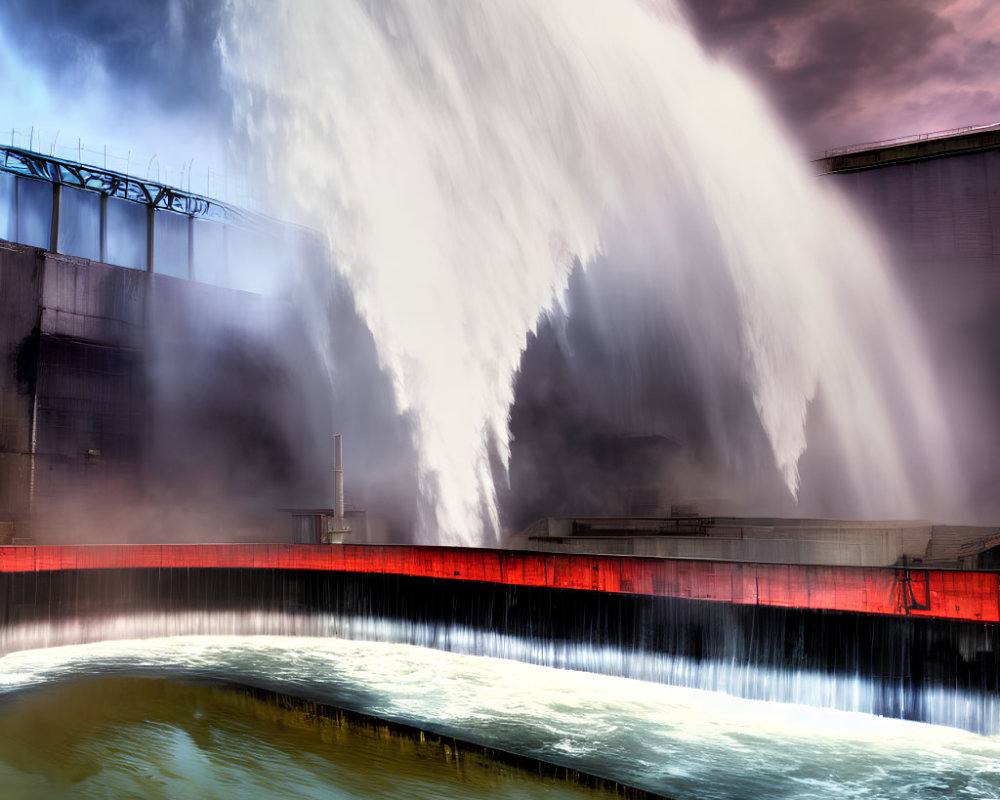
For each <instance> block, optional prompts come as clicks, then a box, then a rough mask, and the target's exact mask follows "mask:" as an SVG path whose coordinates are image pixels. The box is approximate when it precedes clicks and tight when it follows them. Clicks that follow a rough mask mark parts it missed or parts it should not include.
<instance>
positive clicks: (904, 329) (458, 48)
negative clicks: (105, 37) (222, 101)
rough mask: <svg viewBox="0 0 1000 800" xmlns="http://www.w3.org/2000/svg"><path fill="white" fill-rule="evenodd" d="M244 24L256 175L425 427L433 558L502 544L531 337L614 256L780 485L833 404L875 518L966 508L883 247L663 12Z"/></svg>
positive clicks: (237, 57) (244, 82)
mask: <svg viewBox="0 0 1000 800" xmlns="http://www.w3.org/2000/svg"><path fill="white" fill-rule="evenodd" d="M228 11H229V15H228V22H227V24H226V26H225V28H224V31H223V33H222V35H221V37H220V44H221V48H222V56H223V64H224V71H225V73H226V76H227V78H226V79H227V82H228V84H229V87H230V89H231V91H232V92H233V95H234V102H235V109H236V112H235V119H236V120H237V121H239V122H240V123H242V124H243V125H244V126H245V133H246V141H247V142H248V144H249V146H250V147H251V148H253V150H254V152H255V158H254V160H255V161H256V162H257V163H259V164H263V165H265V169H266V175H263V176H259V177H263V178H264V179H266V180H268V181H269V185H271V186H272V187H274V192H275V197H277V198H278V199H279V202H281V203H282V204H283V208H284V210H285V211H286V212H287V209H288V208H294V207H297V208H299V209H300V211H301V217H302V218H303V219H304V220H305V221H307V222H309V223H310V224H312V225H314V226H316V227H318V228H320V229H321V230H322V231H323V232H324V233H325V234H326V236H327V238H328V240H329V243H330V246H331V248H332V249H333V252H334V254H335V258H336V263H337V266H338V269H340V270H341V271H342V272H343V274H344V276H345V277H346V278H347V280H348V281H349V282H350V284H351V286H352V287H353V290H354V292H355V295H356V298H357V303H358V308H359V310H360V312H361V313H362V315H363V316H364V318H365V320H366V321H367V323H368V324H369V326H370V327H371V330H372V331H373V334H374V337H375V341H376V344H377V347H378V351H379V357H380V360H381V363H382V365H383V366H384V367H385V368H386V369H387V370H388V372H389V373H390V374H391V375H392V376H393V380H394V383H395V390H396V393H397V397H398V400H399V402H400V404H401V407H402V410H404V411H405V412H407V413H408V414H410V415H411V417H412V418H413V419H414V421H415V426H416V436H417V439H418V447H419V451H420V466H419V471H420V475H419V478H420V484H421V491H422V494H423V497H424V500H425V503H424V509H423V514H422V519H421V531H420V532H419V535H420V536H421V537H422V538H423V539H425V540H434V541H441V542H455V543H481V542H484V541H489V540H490V539H492V538H493V537H495V536H496V534H497V533H498V531H499V529H500V520H499V515H498V512H497V501H496V492H495V489H494V485H493V478H492V474H491V470H490V461H489V456H488V444H489V443H490V442H495V443H496V444H497V445H498V447H499V449H500V456H501V457H502V459H503V460H504V461H506V458H507V456H508V433H507V422H508V413H509V409H510V406H511V403H512V399H513V389H512V382H513V377H514V374H515V371H516V370H517V367H518V360H519V356H520V354H521V352H522V350H523V348H524V346H525V335H526V333H527V332H529V331H531V330H533V328H534V327H535V325H536V324H537V322H538V319H539V315H540V314H541V313H543V312H544V311H545V310H546V309H551V308H552V307H553V305H554V304H555V303H557V302H558V301H559V298H560V296H561V293H562V292H563V291H564V290H565V286H566V283H567V279H568V275H569V272H570V270H571V267H572V265H573V264H574V263H575V262H576V261H579V262H580V263H582V264H583V265H584V267H586V266H587V265H588V264H589V263H591V262H592V261H593V260H594V259H595V258H596V257H598V256H600V258H601V260H602V261H604V262H606V263H608V264H611V265H613V267H614V269H615V270H616V271H617V280H620V281H622V282H627V283H629V284H630V285H638V286H641V287H642V288H643V293H644V294H645V295H647V296H650V297H655V298H656V302H657V303H658V304H659V309H660V311H661V312H662V313H664V314H668V315H670V316H671V317H672V318H673V319H674V320H675V321H676V323H675V327H677V328H679V329H680V330H682V331H683V332H684V334H685V338H686V340H687V341H688V342H690V346H691V347H692V348H694V352H695V353H696V356H697V359H698V360H699V361H701V362H702V363H705V364H708V365H710V366H709V368H711V365H712V364H715V363H717V362H726V363H730V362H732V363H736V364H737V365H738V369H739V373H740V375H741V377H742V380H743V381H744V382H745V385H746V386H747V387H748V389H749V391H750V394H751V396H752V398H753V403H754V407H755V409H756V412H757V415H758V417H759V420H760V424H761V426H762V428H763V431H764V432H765V434H766V436H767V440H768V442H769V444H770V448H771V451H772V453H773V457H774V462H775V464H776V467H777V469H778V470H780V473H781V475H782V476H783V479H784V483H785V485H786V486H787V489H788V492H789V493H791V494H792V495H795V494H796V493H797V492H798V490H799V469H798V465H799V459H800V456H802V454H803V452H804V451H805V449H806V445H807V442H806V421H807V415H808V412H809V408H810V404H811V402H812V401H813V399H814V398H816V397H817V394H818V393H821V394H822V396H823V399H824V407H825V408H826V409H827V416H828V418H829V425H830V427H831V430H832V431H833V434H834V435H835V438H836V440H837V442H838V447H839V448H840V449H841V451H842V454H843V461H844V463H845V464H847V465H848V468H847V469H848V472H849V474H848V476H847V480H846V484H847V485H848V486H849V487H850V491H851V492H852V493H853V498H852V500H853V507H855V508H856V509H857V510H858V513H859V514H865V515H904V514H913V513H917V512H919V511H920V510H922V509H923V508H926V507H928V506H927V504H929V503H932V502H938V501H941V500H946V499H948V498H952V497H954V496H955V490H954V485H955V481H956V478H955V472H954V467H953V459H952V456H951V455H950V453H951V450H950V447H951V445H950V438H949V433H948V430H947V426H946V424H945V421H944V418H943V414H942V412H941V408H940V401H939V399H938V394H937V391H936V388H935V386H934V382H933V380H932V376H931V375H930V371H929V368H928V366H927V364H926V362H925V359H924V357H923V355H922V346H921V342H920V340H919V338H918V336H917V333H916V330H915V328H914V325H913V323H912V321H911V320H910V319H909V318H908V314H907V311H906V309H905V308H904V307H903V304H902V302H901V300H900V299H899V297H898V293H897V292H896V291H895V289H894V287H893V285H892V282H891V278H890V275H889V272H888V269H887V266H886V264H885V261H884V259H883V258H882V256H881V254H880V252H879V249H878V246H877V244H876V243H875V242H874V241H873V239H872V238H871V237H870V235H869V234H868V233H867V232H866V231H865V229H864V228H863V226H862V225H861V224H860V223H859V222H858V220H856V219H855V218H854V216H853V215H852V213H851V211H850V210H849V209H848V208H847V207H846V206H845V204H844V203H842V202H841V200H840V199H839V197H837V196H833V195H831V194H830V193H829V192H827V191H824V190H823V189H822V188H821V187H820V186H819V185H817V182H816V180H815V179H814V178H813V177H812V176H811V175H810V173H809V171H808V169H807V167H806V166H805V165H804V163H802V159H800V158H797V157H796V156H798V155H799V154H798V152H797V150H796V149H795V148H794V146H792V145H790V143H789V141H788V139H787V137H786V136H785V135H784V134H783V132H782V131H781V130H780V129H779V127H778V125H777V124H776V123H775V122H774V120H773V116H772V114H771V113H770V111H769V109H768V108H767V107H766V106H765V105H764V103H763V102H762V101H761V99H760V97H759V96H758V95H757V93H756V92H755V91H754V89H753V88H752V87H751V86H750V85H749V84H748V83H747V82H746V81H745V80H744V79H743V78H742V77H741V76H739V75H737V74H736V73H735V72H733V71H732V70H731V69H729V68H727V67H726V66H724V65H722V64H719V63H717V62H714V61H712V60H710V59H709V58H708V57H706V55H705V54H704V53H703V52H702V50H701V49H700V47H699V46H698V44H697V43H696V41H695V39H694V37H693V35H692V33H691V32H690V30H689V28H688V27H687V25H686V23H685V22H684V20H683V19H682V18H681V17H680V15H679V14H678V13H677V11H676V10H675V9H674V7H673V6H672V5H671V4H669V3H653V2H640V0H593V2H589V3H587V4H583V5H581V4H579V3H576V2H573V1H572V0H547V2H545V3H535V2H529V0H510V2H505V3H488V2H472V1H471V0H461V2H457V1H456V2H438V1H434V2H432V1H431V0H424V1H423V2H420V1H418V0H407V2H401V1H400V2H393V1H391V0H390V1H387V2H381V3H369V2H362V1H361V0H358V2H343V3H336V4H329V3H325V2H321V0H301V2H294V3H292V2H288V3H285V4H281V5H280V6H279V7H275V6H274V5H272V4H271V3H261V2H257V1H256V0H233V2H232V3H231V5H230V7H229V9H228ZM595 380H600V378H599V377H597V376H595ZM904 445H905V446H904ZM908 454H916V461H918V462H920V467H919V472H920V478H921V480H916V479H915V477H914V468H913V467H912V464H911V460H910V457H909V455H908Z"/></svg>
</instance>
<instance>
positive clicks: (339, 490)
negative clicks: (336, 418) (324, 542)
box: [333, 433, 344, 531]
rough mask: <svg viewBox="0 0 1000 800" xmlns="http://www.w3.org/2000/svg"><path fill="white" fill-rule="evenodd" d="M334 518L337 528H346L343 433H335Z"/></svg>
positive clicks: (340, 529)
mask: <svg viewBox="0 0 1000 800" xmlns="http://www.w3.org/2000/svg"><path fill="white" fill-rule="evenodd" d="M333 518H334V525H335V526H336V530H338V531H342V530H344V451H343V447H342V444H341V435H340V434H339V433H335V434H334V435H333Z"/></svg>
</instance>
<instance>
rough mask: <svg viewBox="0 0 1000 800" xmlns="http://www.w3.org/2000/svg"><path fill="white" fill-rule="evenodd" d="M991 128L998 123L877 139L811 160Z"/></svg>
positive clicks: (839, 148)
mask: <svg viewBox="0 0 1000 800" xmlns="http://www.w3.org/2000/svg"><path fill="white" fill-rule="evenodd" d="M992 128H997V129H1000V122H990V123H988V124H986V125H966V126H965V127H963V128H949V129H948V130H943V131H931V132H929V133H915V134H912V135H910V136H897V137H895V138H893V139H879V140H878V141H874V142H861V143H859V144H849V145H845V146H844V147H835V148H833V149H832V150H824V151H823V152H822V153H815V154H814V156H813V158H814V159H815V160H817V161H818V160H820V159H823V158H833V157H834V156H843V155H848V154H850V153H863V152H864V151H866V150H879V149H881V148H883V147H893V146H895V145H900V144H911V143H913V142H924V141H928V140H930V139H947V138H949V137H951V136H960V135H962V134H963V133H975V132H976V131H985V130H990V129H992Z"/></svg>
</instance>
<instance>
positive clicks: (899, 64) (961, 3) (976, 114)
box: [688, 0, 1000, 151]
mask: <svg viewBox="0 0 1000 800" xmlns="http://www.w3.org/2000/svg"><path fill="white" fill-rule="evenodd" d="M688 7H689V10H690V13H691V17H692V20H693V21H694V23H695V25H696V27H697V29H698V30H699V32H700V34H701V36H702V38H703V39H704V41H705V42H706V44H707V45H708V46H709V47H710V48H711V49H713V50H714V51H715V52H717V53H718V54H719V55H720V56H721V57H723V58H725V59H727V60H730V61H732V62H734V63H736V64H739V65H740V66H741V67H743V68H744V69H745V70H746V71H747V72H749V73H750V74H751V75H753V76H754V77H755V78H756V79H757V80H758V81H759V82H761V83H762V84H763V85H764V86H765V87H766V88H767V90H768V92H769V94H770V96H771V99H772V102H773V103H774V104H775V106H776V107H777V108H778V109H779V110H780V111H781V112H782V113H783V114H784V116H785V118H786V120H787V121H788V123H789V124H790V126H791V128H792V129H793V130H794V131H795V132H796V133H797V134H798V135H799V136H800V138H801V139H802V140H803V141H804V142H805V144H806V146H807V147H808V148H809V149H810V150H813V151H816V150H822V149H825V148H828V147H835V146H838V145H847V144H852V143H855V142H866V141H872V140H877V139H884V138H889V137H894V136H902V135H908V134H912V133H919V132H926V131H936V130H942V129H947V128H955V127H961V126H966V125H975V124H984V123H990V122H996V121H1000V3H998V2H997V1H996V0H689V2H688Z"/></svg>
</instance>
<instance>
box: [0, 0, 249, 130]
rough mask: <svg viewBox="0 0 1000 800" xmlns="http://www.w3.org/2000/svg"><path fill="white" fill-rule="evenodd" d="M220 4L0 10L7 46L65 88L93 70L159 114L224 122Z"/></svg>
mask: <svg viewBox="0 0 1000 800" xmlns="http://www.w3.org/2000/svg"><path fill="white" fill-rule="evenodd" d="M222 13H223V3H222V2H221V0H168V1H167V2H164V0H86V2H81V0H33V1H32V2H28V3H7V4H3V5H0V29H3V31H4V32H5V33H6V37H5V38H6V41H7V44H8V46H10V47H13V48H15V49H16V50H17V51H18V54H19V55H20V56H21V57H22V58H23V59H24V60H25V61H26V62H28V63H30V64H32V65H33V66H34V67H35V68H37V69H39V70H41V71H43V72H44V73H45V74H46V77H47V78H48V79H49V80H51V81H53V82H54V83H56V84H59V85H62V86H63V87H66V88H69V89H72V88H73V87H74V85H76V84H78V83H79V82H81V81H82V80H85V76H87V75H88V74H89V73H90V71H91V70H92V69H93V68H94V67H98V68H100V69H103V70H104V71H105V72H106V73H107V74H108V76H109V77H110V78H111V80H112V81H113V82H114V84H115V85H116V86H118V87H119V88H120V89H122V90H128V89H131V90H134V91H137V92H138V93H140V94H141V95H142V96H143V97H145V98H148V99H150V100H152V101H154V102H155V103H157V104H158V105H160V106H162V107H164V108H166V109H177V108H192V107H193V108H197V109H198V110H200V111H202V112H205V113H209V114H218V115H220V118H225V117H226V116H228V114H229V108H230V105H229V98H228V96H227V95H226V93H225V92H224V91H223V90H222V82H221V64H220V59H219V54H218V52H217V50H216V48H215V44H214V43H215V38H216V35H217V33H218V30H219V25H220V22H221V19H222Z"/></svg>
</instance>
